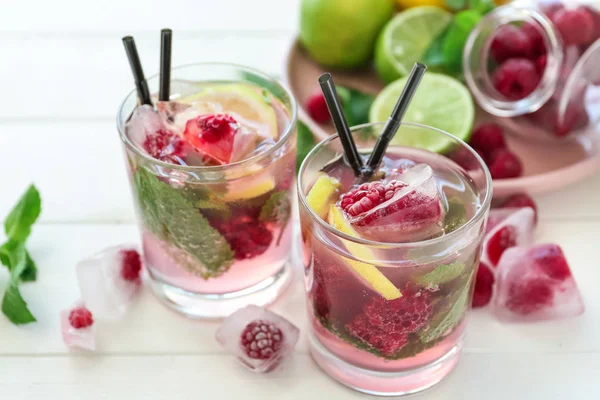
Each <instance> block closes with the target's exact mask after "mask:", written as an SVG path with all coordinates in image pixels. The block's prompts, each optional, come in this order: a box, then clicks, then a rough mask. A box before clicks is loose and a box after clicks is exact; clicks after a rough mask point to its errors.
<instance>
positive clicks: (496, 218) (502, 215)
mask: <svg viewBox="0 0 600 400" xmlns="http://www.w3.org/2000/svg"><path fill="white" fill-rule="evenodd" d="M517 211H519V208H494V209H492V210H490V214H489V216H488V221H487V225H486V226H485V233H486V234H488V233H490V232H491V231H492V230H494V228H495V227H497V226H498V225H500V223H502V221H504V220H505V219H506V218H508V217H510V216H511V215H512V214H514V213H516V212H517Z"/></svg>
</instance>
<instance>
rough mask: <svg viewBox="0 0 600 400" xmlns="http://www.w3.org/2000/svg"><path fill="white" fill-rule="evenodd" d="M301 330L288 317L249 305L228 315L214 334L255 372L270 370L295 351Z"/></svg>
mask: <svg viewBox="0 0 600 400" xmlns="http://www.w3.org/2000/svg"><path fill="white" fill-rule="evenodd" d="M299 333H300V331H299V329H298V328H297V327H296V326H295V325H294V324H292V323H291V322H290V321H288V320H287V319H285V318H283V317H281V316H279V315H277V314H275V313H274V312H271V311H269V310H266V309H264V308H262V307H258V306H255V305H249V306H246V307H244V308H241V309H239V310H237V311H236V312H234V313H233V314H231V315H230V316H229V317H227V318H226V319H225V320H224V321H223V323H222V324H221V326H219V329H218V330H217V333H216V335H215V336H216V339H217V341H218V342H219V343H220V344H221V346H223V347H224V348H225V349H226V350H227V351H229V352H230V353H231V354H233V355H234V356H235V357H236V358H237V360H238V361H239V362H240V363H242V365H244V366H246V367H247V368H248V369H250V370H251V371H254V372H269V371H272V370H274V369H275V368H277V367H278V366H279V365H281V363H282V362H283V361H284V360H285V359H286V357H287V356H289V354H290V353H291V352H292V351H293V349H294V346H295V345H296V342H297V341H298V337H299Z"/></svg>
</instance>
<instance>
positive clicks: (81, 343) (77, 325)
mask: <svg viewBox="0 0 600 400" xmlns="http://www.w3.org/2000/svg"><path fill="white" fill-rule="evenodd" d="M60 328H61V332H62V337H63V341H64V342H65V344H66V345H67V346H69V347H78V348H81V349H86V350H92V351H93V350H95V349H96V335H95V332H94V318H93V316H92V313H91V312H90V311H89V310H88V309H87V308H86V307H85V306H84V304H83V302H81V301H79V302H77V303H75V304H74V305H73V307H71V308H69V309H67V310H62V311H61V312H60Z"/></svg>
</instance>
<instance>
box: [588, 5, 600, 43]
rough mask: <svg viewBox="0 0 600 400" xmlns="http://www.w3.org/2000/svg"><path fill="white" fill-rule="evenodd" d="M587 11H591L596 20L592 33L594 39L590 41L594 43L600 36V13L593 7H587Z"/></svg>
mask: <svg viewBox="0 0 600 400" xmlns="http://www.w3.org/2000/svg"><path fill="white" fill-rule="evenodd" d="M587 11H588V12H589V13H590V15H591V16H592V19H593V20H594V33H593V35H592V40H591V41H590V43H589V44H592V43H593V42H595V41H596V40H598V39H599V38H600V13H599V12H598V11H597V10H595V9H593V8H592V7H587Z"/></svg>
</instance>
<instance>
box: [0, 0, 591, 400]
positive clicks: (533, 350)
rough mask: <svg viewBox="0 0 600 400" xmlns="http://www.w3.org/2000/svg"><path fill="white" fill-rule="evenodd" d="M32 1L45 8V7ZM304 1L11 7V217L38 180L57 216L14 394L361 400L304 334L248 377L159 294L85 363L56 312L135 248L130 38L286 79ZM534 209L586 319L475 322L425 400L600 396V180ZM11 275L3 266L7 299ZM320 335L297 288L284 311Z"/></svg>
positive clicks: (207, 329) (48, 230)
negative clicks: (77, 269) (287, 356)
mask: <svg viewBox="0 0 600 400" xmlns="http://www.w3.org/2000/svg"><path fill="white" fill-rule="evenodd" d="M32 3H33V4H32ZM297 6H298V1H297V0H293V1H290V0H287V1H281V0H253V1H249V0H239V1H236V0H220V1H215V0H210V1H209V0H171V1H169V2H166V1H164V0H161V1H158V0H132V1H123V0H120V1H116V0H105V1H97V2H91V1H82V0H54V1H41V0H38V1H33V2H16V1H13V2H10V5H9V4H8V3H7V4H5V5H3V7H2V12H0V51H1V52H2V62H0V88H1V89H2V90H1V95H0V171H1V174H2V175H1V176H2V189H1V190H0V193H1V195H0V216H4V215H5V214H6V213H7V212H8V210H9V209H10V207H11V206H12V204H13V202H14V201H15V200H16V198H17V197H18V196H19V195H20V194H21V192H22V191H23V190H24V189H25V187H26V186H27V185H28V184H29V183H30V182H32V181H33V182H35V183H36V185H37V186H38V187H39V189H40V191H41V193H42V197H43V215H42V218H41V221H40V222H39V223H38V224H37V226H36V227H35V229H34V232H33V234H32V236H31V238H30V241H29V248H30V250H31V253H32V254H33V257H34V258H35V259H36V260H37V262H38V265H39V267H40V273H39V279H38V282H36V283H34V284H27V285H23V286H22V292H23V296H24V297H25V299H26V300H27V302H28V303H29V305H30V308H31V310H32V311H33V313H34V314H35V316H36V317H37V318H38V322H37V323H35V324H31V325H27V326H22V327H16V326H14V325H12V324H10V323H9V322H8V320H6V318H4V316H2V315H0V399H2V400H9V399H10V400H13V399H77V400H78V399H81V398H85V399H138V398H139V399H148V400H154V399H167V398H173V399H179V398H181V399H188V398H189V399H192V398H194V399H197V398H201V399H202V398H204V399H212V398H219V399H220V398H227V399H229V398H238V399H302V398H324V399H339V398H360V397H362V395H360V394H358V393H355V392H352V391H350V390H348V389H346V388H344V387H342V386H340V385H338V384H336V383H335V382H333V381H332V380H331V379H329V378H328V377H327V376H326V375H324V374H323V373H321V372H320V371H319V370H318V369H317V367H316V366H315V364H314V363H313V362H312V360H311V359H310V356H309V355H308V350H307V344H306V339H305V338H304V337H303V338H302V339H301V341H300V343H299V345H298V346H297V348H296V352H295V354H294V356H293V359H292V360H291V361H290V362H289V363H287V364H286V365H285V368H284V369H283V370H281V371H278V372H276V373H274V374H272V375H267V376H264V375H263V376H261V375H254V374H251V373H249V372H246V371H245V370H243V369H242V368H241V367H239V366H238V365H237V364H236V363H235V362H234V360H233V359H232V358H231V357H230V356H229V355H227V354H226V353H224V351H223V350H222V349H221V348H220V347H219V346H218V345H217V344H216V343H215V341H214V339H213V335H214V331H215V329H216V327H217V325H216V324H213V323H202V322H192V321H189V320H186V319H185V318H183V317H181V316H179V315H177V314H175V313H173V312H171V311H169V310H167V309H166V308H165V307H163V306H162V305H161V304H159V303H158V301H156V300H155V299H154V298H153V297H152V295H151V294H150V292H149V290H147V289H145V290H144V293H143V294H142V296H140V298H138V299H137V300H136V302H135V304H134V305H133V306H132V308H131V310H130V312H129V314H128V315H127V319H126V320H125V321H121V322H119V323H114V324H107V323H100V324H98V326H97V329H98V331H99V335H98V341H99V346H98V347H99V350H98V351H97V352H96V353H95V354H85V353H81V352H71V351H69V350H68V349H67V348H66V347H65V346H64V344H63V342H62V339H61V336H60V327H59V319H58V312H59V310H60V309H62V308H64V307H66V306H68V305H69V304H71V302H72V301H73V300H75V299H76V298H77V297H78V289H77V286H76V283H75V274H74V266H75V263H76V262H77V261H78V260H79V259H81V258H82V257H85V256H87V255H89V254H91V253H93V252H95V251H97V250H99V249H101V248H104V247H106V246H110V245H115V244H119V243H123V242H137V241H138V236H137V231H136V227H135V225H134V222H133V210H132V203H131V198H130V192H129V188H128V186H127V183H126V177H125V168H124V163H123V161H122V153H121V149H120V142H119V139H118V136H117V132H116V129H115V114H116V111H117V107H118V105H119V103H120V101H121V100H122V98H123V97H124V95H125V93H126V92H127V91H129V90H130V88H131V87H132V86H133V85H132V79H131V75H130V71H129V66H128V64H127V60H126V58H125V53H124V51H123V48H122V45H121V41H120V38H121V36H123V35H125V34H133V35H134V36H135V38H136V40H137V43H138V48H139V51H140V54H141V57H142V60H143V62H144V66H145V69H146V74H147V75H150V74H152V73H154V72H156V70H157V68H158V57H159V51H158V49H159V30H160V29H161V28H163V27H170V28H173V29H174V38H175V41H174V56H173V62H174V65H177V64H184V63H190V62H196V61H209V60H220V61H231V62H236V63H241V64H247V65H250V66H253V67H256V68H259V69H262V70H264V71H266V72H268V73H272V74H281V71H282V67H283V62H284V56H285V53H286V49H287V46H288V45H289V43H290V41H291V39H292V37H293V35H294V32H295V31H296V29H297V18H298V17H297ZM536 200H537V201H538V203H539V207H540V224H539V228H538V232H537V235H538V238H539V241H548V242H556V243H559V244H560V245H561V246H563V248H564V250H565V252H566V254H567V256H568V259H569V261H570V263H571V265H572V267H573V270H574V274H575V277H576V279H577V282H578V283H579V286H580V289H581V291H582V292H583V296H584V300H585V303H586V307H587V309H586V312H585V314H584V315H583V316H582V317H580V318H577V319H574V320H567V321H558V322H550V323H543V324H535V325H503V324H500V323H498V322H497V321H496V320H494V319H493V318H492V317H491V315H490V314H489V313H488V312H487V311H485V310H484V311H476V312H474V313H473V317H472V320H471V323H470V326H469V334H468V340H467V346H466V349H465V352H464V356H463V359H462V361H461V363H460V364H459V366H458V367H457V368H456V370H455V371H454V372H453V373H452V374H451V375H450V376H449V377H448V379H447V380H446V381H445V382H443V383H442V384H440V385H439V386H437V387H435V388H434V389H431V390H429V391H427V392H425V393H423V394H420V395H417V396H414V397H413V398H415V399H474V400H475V399H477V400H480V399H486V400H492V399H502V400H504V399H528V400H534V399H562V398H569V399H571V400H572V399H594V398H600V265H599V259H600V247H599V243H600V242H599V238H600V208H599V207H598V206H599V205H600V175H596V176H595V177H594V178H592V179H590V180H588V181H587V182H584V183H579V184H575V185H572V186H569V187H567V188H565V189H564V190H562V191H560V192H557V193H552V194H549V195H545V196H538V197H537V198H536ZM7 277H8V276H7V274H6V273H5V270H4V269H3V268H0V288H4V286H5V283H6V281H7ZM274 308H275V310H276V311H277V312H280V313H281V314H283V315H284V316H286V317H288V318H289V319H291V320H292V321H293V322H294V323H296V324H297V325H298V326H299V327H301V329H302V330H303V332H305V331H306V319H305V316H304V296H303V293H302V288H301V285H300V283H299V282H297V283H296V284H295V285H294V288H293V289H292V290H291V291H290V293H289V294H288V295H287V296H286V297H285V298H284V299H283V300H282V301H280V302H279V303H278V304H277V305H276V306H275V307H274Z"/></svg>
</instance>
